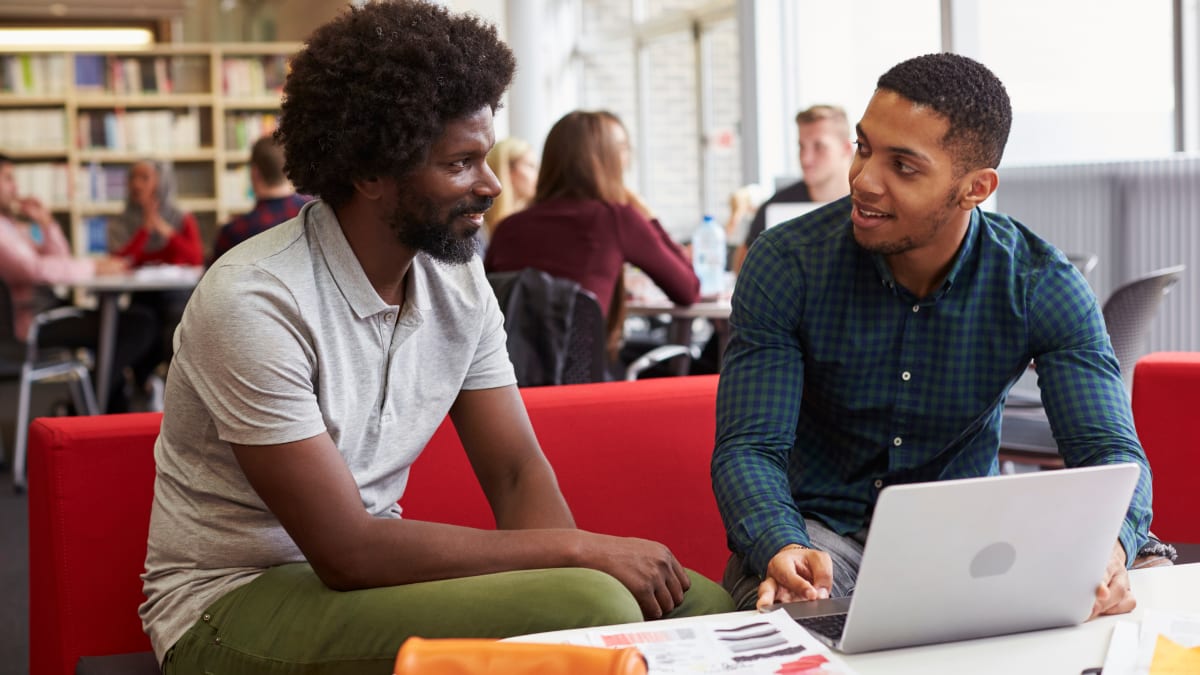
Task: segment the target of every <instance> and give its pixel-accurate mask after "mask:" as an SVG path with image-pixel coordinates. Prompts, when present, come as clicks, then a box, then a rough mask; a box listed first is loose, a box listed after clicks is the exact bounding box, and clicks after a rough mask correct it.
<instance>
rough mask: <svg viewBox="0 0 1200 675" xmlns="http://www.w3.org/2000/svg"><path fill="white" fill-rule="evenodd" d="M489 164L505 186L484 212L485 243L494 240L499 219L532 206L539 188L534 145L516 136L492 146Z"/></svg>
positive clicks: (501, 185)
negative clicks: (492, 238) (493, 234)
mask: <svg viewBox="0 0 1200 675" xmlns="http://www.w3.org/2000/svg"><path fill="white" fill-rule="evenodd" d="M487 164H488V166H489V167H491V169H492V173H494V174H496V178H497V179H499V180H500V187H501V188H502V189H501V191H500V194H499V196H497V197H496V201H495V202H494V203H493V204H492V208H490V209H488V211H487V213H485V214H484V215H483V222H484V229H483V232H484V237H485V239H484V242H485V243H486V242H488V241H490V240H491V237H492V233H493V232H495V231H496V226H497V225H499V224H500V221H502V220H504V219H505V218H507V217H509V216H510V215H512V214H514V213H516V212H517V211H521V210H523V209H524V208H525V207H527V206H529V204H530V202H532V201H533V195H534V193H535V191H536V190H537V178H538V160H537V155H536V154H535V153H534V152H533V146H531V145H529V143H527V142H526V141H524V140H523V139H520V138H517V137H516V136H510V137H508V138H506V139H504V140H502V141H500V142H499V143H496V145H494V146H492V150H491V152H489V153H488V156H487Z"/></svg>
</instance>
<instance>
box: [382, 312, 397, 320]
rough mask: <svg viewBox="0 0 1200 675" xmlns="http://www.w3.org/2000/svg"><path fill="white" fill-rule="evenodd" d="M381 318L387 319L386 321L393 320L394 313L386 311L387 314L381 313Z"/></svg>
mask: <svg viewBox="0 0 1200 675" xmlns="http://www.w3.org/2000/svg"><path fill="white" fill-rule="evenodd" d="M383 318H385V319H387V320H388V321H395V320H396V315H395V314H392V313H391V312H388V313H387V314H384V315H383Z"/></svg>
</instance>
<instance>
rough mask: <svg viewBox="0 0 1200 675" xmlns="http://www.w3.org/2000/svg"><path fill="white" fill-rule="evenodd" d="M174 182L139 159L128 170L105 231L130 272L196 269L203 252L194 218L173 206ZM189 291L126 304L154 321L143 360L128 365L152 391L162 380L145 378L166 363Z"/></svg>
mask: <svg viewBox="0 0 1200 675" xmlns="http://www.w3.org/2000/svg"><path fill="white" fill-rule="evenodd" d="M174 187H175V186H174V181H173V179H172V174H171V170H170V167H169V165H167V164H163V163H161V162H157V161H154V160H148V159H147V160H142V161H140V162H136V163H134V164H133V165H132V166H130V167H129V185H128V194H127V195H126V198H125V211H124V212H123V213H122V214H121V215H119V216H117V217H116V218H115V219H114V221H113V222H112V223H111V226H110V228H109V242H108V244H109V250H111V251H112V252H113V254H114V255H116V256H117V257H120V258H124V259H126V260H127V261H129V264H130V266H132V267H135V268H136V267H143V266H146V265H201V264H203V263H204V247H203V245H202V244H201V242H200V228H199V227H198V226H197V225H196V217H195V216H194V215H192V214H190V213H187V212H185V211H183V210H182V209H180V208H179V207H178V206H177V205H176V204H175V190H174ZM190 296H191V291H145V292H140V293H134V294H133V297H132V298H131V300H130V304H131V305H134V306H138V307H143V308H145V309H146V310H148V311H149V312H150V313H152V314H153V315H154V316H155V318H157V319H158V322H159V325H160V326H161V327H162V330H161V332H160V335H159V336H158V339H157V340H156V342H155V344H154V345H153V346H152V348H151V349H150V350H149V351H148V352H147V356H146V357H144V358H142V359H141V360H139V361H138V362H135V363H134V364H133V374H134V381H135V382H136V383H137V384H138V385H139V386H142V387H146V388H147V389H148V390H157V389H158V387H159V386H161V384H162V383H161V381H158V380H151V379H150V376H151V375H152V374H153V373H154V370H155V369H156V368H157V367H158V365H159V364H160V363H162V362H164V361H168V362H169V361H170V359H171V336H172V335H174V333H175V326H176V325H178V323H179V318H180V317H181V316H183V307H184V305H186V304H187V301H188V298H189V297H190Z"/></svg>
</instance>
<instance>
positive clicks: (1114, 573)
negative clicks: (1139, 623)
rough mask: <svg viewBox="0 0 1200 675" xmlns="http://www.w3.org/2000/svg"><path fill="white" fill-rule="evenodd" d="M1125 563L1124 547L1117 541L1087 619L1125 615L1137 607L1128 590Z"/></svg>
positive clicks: (1127, 575) (1131, 592)
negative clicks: (1109, 615)
mask: <svg viewBox="0 0 1200 675" xmlns="http://www.w3.org/2000/svg"><path fill="white" fill-rule="evenodd" d="M1125 562H1126V557H1125V547H1124V546H1121V542H1119V541H1118V542H1117V543H1116V545H1115V546H1113V552H1112V556H1110V557H1109V559H1108V567H1107V568H1106V569H1105V570H1104V581H1103V582H1101V584H1100V585H1099V586H1097V587H1096V602H1095V604H1093V605H1092V615H1091V616H1090V617H1088V618H1089V619H1094V618H1096V617H1098V616H1101V615H1104V614H1125V613H1127V612H1132V611H1133V608H1134V607H1137V598H1135V597H1133V591H1132V590H1130V588H1129V571H1128V570H1127V569H1126V568H1125Z"/></svg>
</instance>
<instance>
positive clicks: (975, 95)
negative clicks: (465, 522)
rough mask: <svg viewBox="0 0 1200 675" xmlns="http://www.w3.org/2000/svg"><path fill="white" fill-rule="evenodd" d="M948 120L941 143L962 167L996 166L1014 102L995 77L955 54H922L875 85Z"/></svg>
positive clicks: (965, 168) (1010, 125)
mask: <svg viewBox="0 0 1200 675" xmlns="http://www.w3.org/2000/svg"><path fill="white" fill-rule="evenodd" d="M876 86H877V87H878V88H879V89H887V90H889V91H894V92H896V93H897V94H900V95H901V96H903V97H904V98H906V99H908V100H910V101H912V102H913V103H917V104H920V105H924V106H928V107H929V108H931V109H932V110H933V111H934V112H936V113H938V114H940V115H943V116H945V117H946V118H947V119H949V120H950V130H949V131H947V132H946V135H945V136H944V137H943V138H942V144H943V145H944V146H945V147H946V148H947V149H949V150H950V152H951V154H953V155H954V156H955V163H956V165H957V166H958V167H959V169H960V170H961V171H970V170H973V169H978V168H981V167H985V166H986V167H991V168H993V169H994V168H996V167H998V166H1000V158H1001V157H1003V156H1004V146H1005V144H1006V143H1008V131H1009V129H1010V128H1011V127H1012V104H1011V103H1010V102H1009V99H1008V92H1007V91H1005V89H1004V85H1003V84H1002V83H1001V82H1000V80H999V78H997V77H996V76H995V75H993V74H992V71H990V70H988V69H987V68H986V67H985V66H984V65H983V64H981V63H979V62H978V61H974V60H972V59H969V58H967V57H965V56H960V55H958V54H949V53H941V54H926V55H924V56H918V57H916V58H912V59H909V60H907V61H904V62H903V63H900V64H897V65H896V66H893V67H892V69H891V70H889V71H887V72H886V73H884V74H883V75H882V76H881V77H880V78H879V82H878V83H877V85H876Z"/></svg>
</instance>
